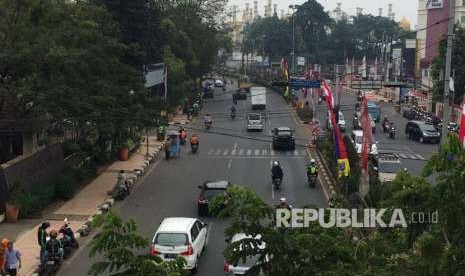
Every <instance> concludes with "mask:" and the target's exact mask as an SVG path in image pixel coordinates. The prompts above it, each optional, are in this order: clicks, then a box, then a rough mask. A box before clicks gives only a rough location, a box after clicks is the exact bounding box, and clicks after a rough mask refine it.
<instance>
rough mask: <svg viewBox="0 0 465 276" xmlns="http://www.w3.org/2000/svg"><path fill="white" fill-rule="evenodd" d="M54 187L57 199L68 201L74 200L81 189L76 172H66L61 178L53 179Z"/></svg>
mask: <svg viewBox="0 0 465 276" xmlns="http://www.w3.org/2000/svg"><path fill="white" fill-rule="evenodd" d="M53 186H54V187H55V199H63V200H67V199H71V198H73V196H74V194H75V193H76V191H77V189H78V187H79V182H78V180H77V177H76V172H75V171H71V170H64V171H63V173H62V174H61V175H60V176H58V177H56V178H55V179H53Z"/></svg>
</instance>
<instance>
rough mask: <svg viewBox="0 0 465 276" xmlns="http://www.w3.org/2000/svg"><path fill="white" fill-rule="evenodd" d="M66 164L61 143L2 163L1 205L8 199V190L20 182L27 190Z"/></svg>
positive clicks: (54, 173) (0, 168) (0, 176)
mask: <svg viewBox="0 0 465 276" xmlns="http://www.w3.org/2000/svg"><path fill="white" fill-rule="evenodd" d="M63 165H64V158H63V149H62V145H61V143H57V144H54V145H51V146H49V147H46V148H43V149H41V150H38V151H36V152H35V153H33V154H31V155H23V156H20V157H17V158H15V159H13V160H10V161H8V162H6V163H4V164H1V165H0V205H4V203H5V201H6V200H7V199H8V190H9V189H10V188H11V187H12V186H13V184H15V183H19V184H20V185H21V187H22V188H24V189H25V190H26V191H31V190H32V188H33V187H34V186H35V185H38V184H40V183H41V182H43V181H45V180H47V179H50V178H51V177H53V176H55V175H57V174H58V173H59V172H60V171H61V170H62V169H63Z"/></svg>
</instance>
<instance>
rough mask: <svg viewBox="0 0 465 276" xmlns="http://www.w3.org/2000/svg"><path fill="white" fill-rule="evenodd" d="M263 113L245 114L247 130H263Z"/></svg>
mask: <svg viewBox="0 0 465 276" xmlns="http://www.w3.org/2000/svg"><path fill="white" fill-rule="evenodd" d="M263 121H264V119H263V115H261V114H258V113H249V114H247V131H251V130H259V131H263Z"/></svg>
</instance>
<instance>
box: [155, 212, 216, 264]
mask: <svg viewBox="0 0 465 276" xmlns="http://www.w3.org/2000/svg"><path fill="white" fill-rule="evenodd" d="M207 232H208V229H207V224H206V223H203V222H201V221H200V220H198V219H196V218H182V217H172V218H165V219H164V220H163V221H162V223H161V224H160V227H158V230H157V232H155V235H154V236H153V239H152V247H151V249H150V254H151V255H153V256H159V257H160V258H161V259H162V260H163V261H173V260H175V259H176V258H177V257H181V258H184V259H185V260H186V267H185V269H188V270H192V271H195V270H196V269H197V265H198V262H199V257H200V254H201V253H202V252H203V250H204V248H205V246H206V244H207V235H208V233H207Z"/></svg>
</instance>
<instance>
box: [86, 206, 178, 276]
mask: <svg viewBox="0 0 465 276" xmlns="http://www.w3.org/2000/svg"><path fill="white" fill-rule="evenodd" d="M94 226H96V227H102V229H101V232H100V233H98V234H97V235H96V236H95V237H94V238H93V239H92V241H91V243H90V253H89V256H90V257H91V258H94V257H100V258H102V259H103V260H102V261H98V262H96V263H94V264H93V265H92V266H91V268H90V271H89V275H92V276H98V275H108V274H107V273H110V275H112V276H117V275H121V276H123V275H134V276H181V275H184V272H183V267H184V264H185V262H184V259H182V258H178V259H176V260H175V261H174V262H163V261H162V259H161V258H159V257H157V256H151V255H149V254H137V253H135V252H137V251H141V250H145V251H147V249H148V248H149V245H150V242H149V241H148V240H147V239H145V238H143V237H141V236H139V235H138V234H137V226H136V223H135V222H134V221H133V220H128V221H124V220H123V219H122V218H121V217H120V216H119V215H117V214H115V213H113V212H110V213H108V214H107V215H106V217H102V216H100V217H97V218H96V219H95V220H94Z"/></svg>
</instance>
